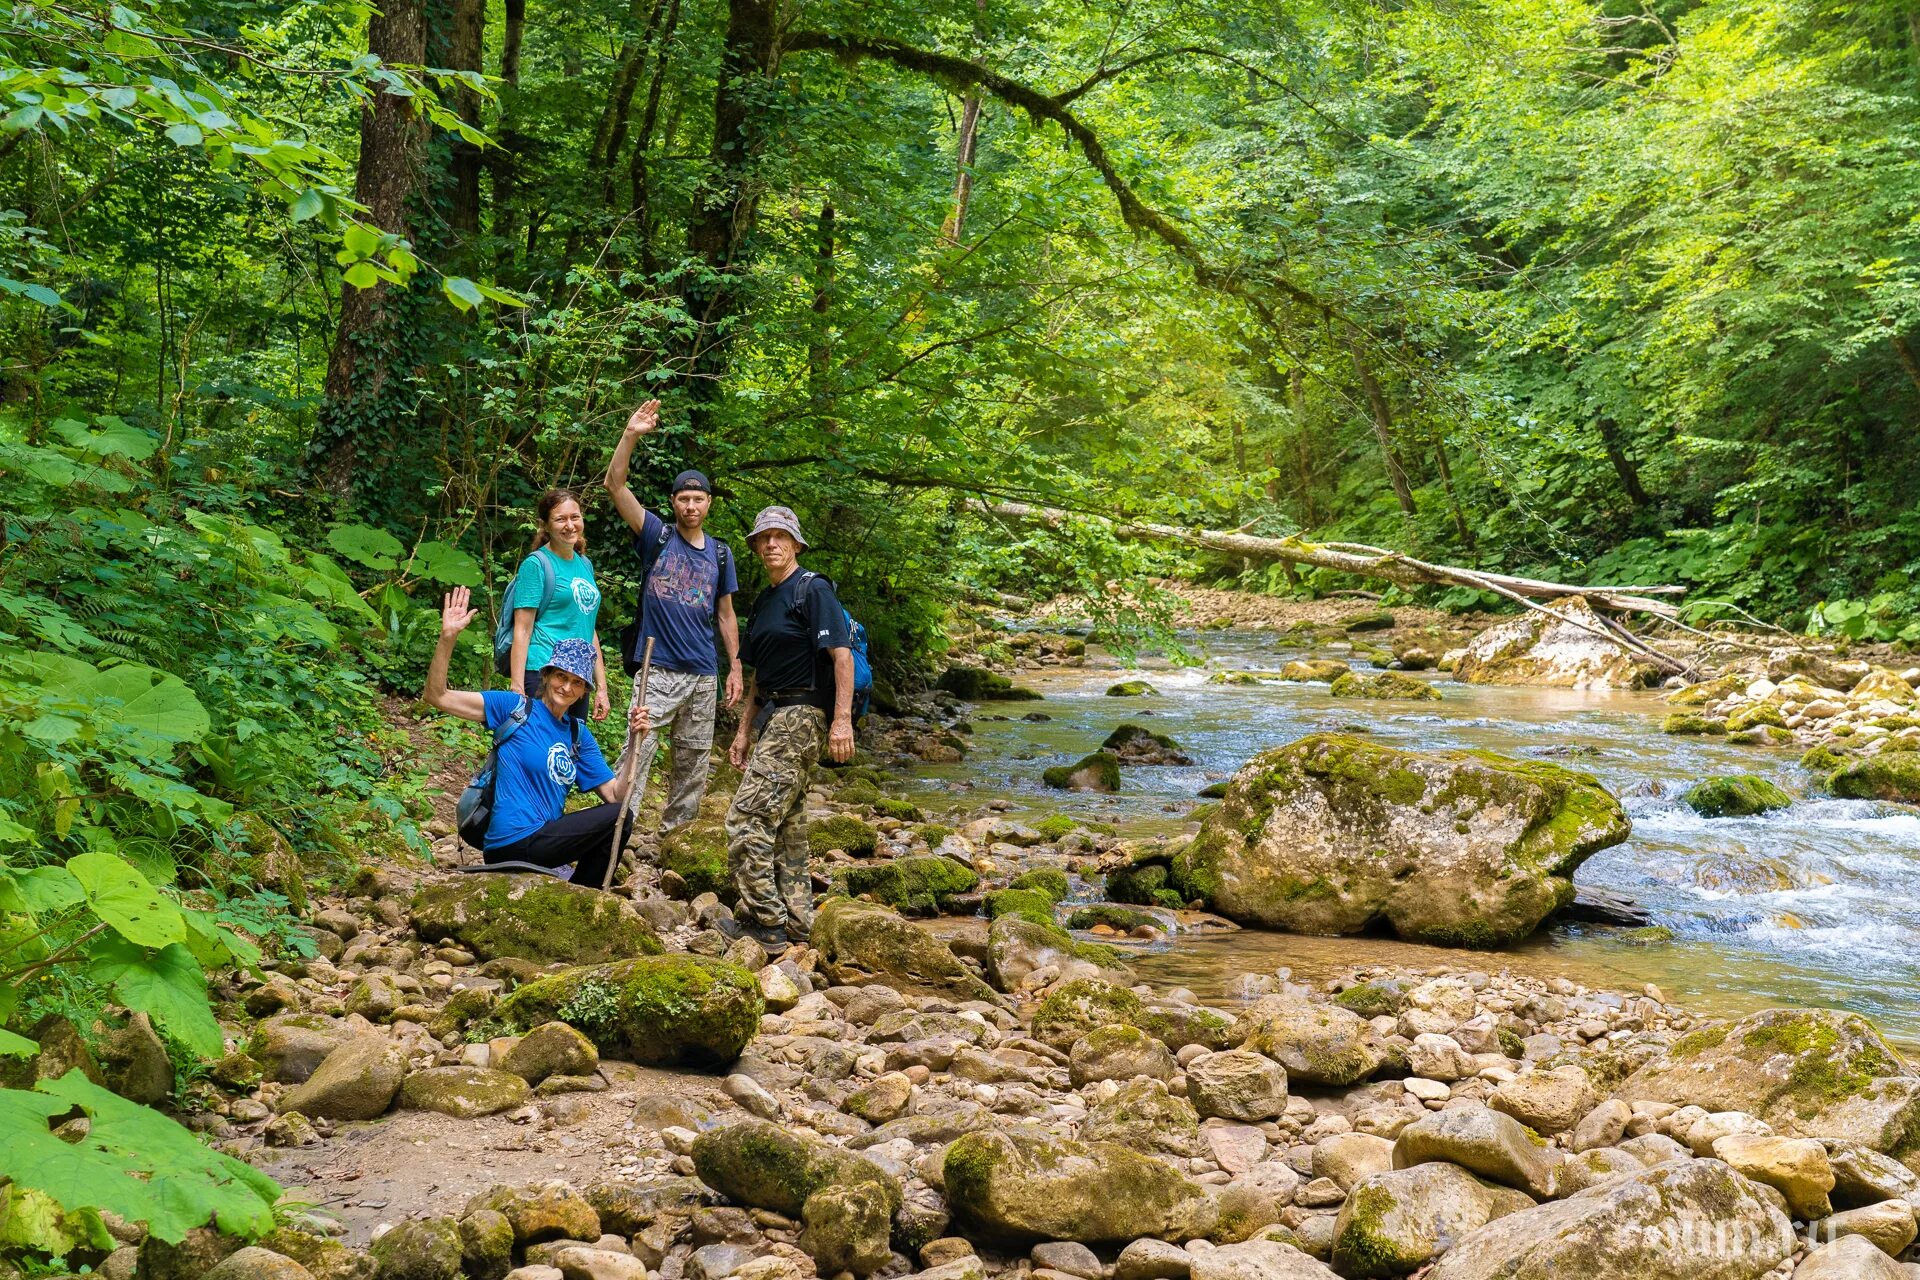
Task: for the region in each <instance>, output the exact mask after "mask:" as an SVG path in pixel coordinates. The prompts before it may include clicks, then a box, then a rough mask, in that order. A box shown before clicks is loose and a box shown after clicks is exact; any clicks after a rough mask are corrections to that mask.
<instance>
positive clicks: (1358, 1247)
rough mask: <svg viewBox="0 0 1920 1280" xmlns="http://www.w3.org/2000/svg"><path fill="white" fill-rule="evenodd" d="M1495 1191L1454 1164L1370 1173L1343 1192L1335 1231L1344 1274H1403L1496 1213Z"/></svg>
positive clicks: (1339, 1264)
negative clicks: (1345, 1197)
mask: <svg viewBox="0 0 1920 1280" xmlns="http://www.w3.org/2000/svg"><path fill="white" fill-rule="evenodd" d="M1496 1205H1497V1199H1496V1196H1495V1193H1494V1192H1492V1191H1491V1190H1489V1189H1488V1188H1487V1187H1485V1186H1483V1185H1482V1184H1481V1183H1480V1181H1479V1180H1478V1179H1476V1178H1475V1177H1474V1176H1473V1175H1472V1174H1470V1173H1468V1172H1467V1171H1466V1170H1465V1169H1462V1168H1460V1167H1459V1166H1458V1165H1453V1164H1444V1163H1439V1162H1435V1163H1431V1164H1421V1165H1415V1166H1414V1167H1413V1168H1411V1169H1395V1170H1391V1171H1389V1172H1386V1173H1374V1174H1369V1175H1368V1176H1367V1177H1365V1178H1362V1179H1361V1180H1360V1181H1359V1182H1358V1183H1357V1184H1355V1185H1354V1187H1353V1189H1352V1190H1351V1191H1349V1192H1348V1193H1347V1202H1346V1204H1345V1205H1343V1206H1342V1207H1341V1210H1340V1217H1339V1218H1338V1219H1337V1220H1336V1222H1335V1223H1334V1229H1333V1265H1334V1267H1335V1269H1336V1270H1337V1271H1338V1272H1339V1273H1340V1274H1341V1275H1342V1276H1352V1277H1362V1276H1381V1277H1385V1276H1404V1275H1407V1274H1409V1273H1411V1272H1414V1271H1418V1270H1419V1269H1420V1268H1421V1267H1422V1266H1425V1265H1426V1264H1427V1263H1429V1262H1431V1261H1433V1259H1434V1258H1435V1257H1437V1256H1438V1255H1439V1254H1441V1253H1442V1252H1444V1251H1445V1250H1447V1249H1448V1248H1450V1247H1451V1246H1452V1245H1453V1243H1454V1241H1456V1240H1459V1239H1460V1238H1461V1237H1463V1236H1465V1235H1466V1234H1467V1233H1469V1232H1471V1231H1477V1230H1479V1229H1480V1228H1481V1227H1483V1226H1485V1225H1486V1224H1487V1223H1488V1222H1489V1221H1491V1220H1492V1219H1493V1218H1494V1217H1495V1216H1496V1213H1495V1210H1496Z"/></svg>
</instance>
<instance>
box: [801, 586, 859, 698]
mask: <svg viewBox="0 0 1920 1280" xmlns="http://www.w3.org/2000/svg"><path fill="white" fill-rule="evenodd" d="M802 572H803V573H804V574H805V575H806V576H805V577H803V578H802V579H801V583H802V585H803V587H804V588H805V589H804V590H802V591H801V592H800V599H799V607H801V608H803V609H804V608H805V606H806V603H807V593H808V591H811V590H812V589H813V580H814V579H815V578H817V577H819V576H820V575H819V574H817V573H815V572H814V571H813V570H811V569H805V570H802ZM827 585H828V586H832V585H833V579H832V578H828V579H827ZM840 612H841V614H842V615H843V616H845V618H846V620H847V638H848V642H847V647H848V648H849V649H851V650H852V651H853V718H854V719H855V720H858V719H859V718H860V717H861V716H863V715H865V714H867V709H868V707H870V706H871V705H872V703H873V660H872V659H871V658H870V657H868V656H867V629H866V628H865V627H863V626H861V625H860V624H859V623H858V622H857V621H855V620H854V616H853V614H852V613H850V612H848V610H847V606H845V605H841V606H840Z"/></svg>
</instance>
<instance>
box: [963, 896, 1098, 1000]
mask: <svg viewBox="0 0 1920 1280" xmlns="http://www.w3.org/2000/svg"><path fill="white" fill-rule="evenodd" d="M1025 892H1027V891H1026V890H1020V889H1007V890H1002V894H1010V893H1025ZM996 896H999V895H996ZM1031 896H1032V897H1035V898H1040V899H1041V900H1042V901H1045V899H1044V898H1041V895H1039V894H1032V895H1031ZM1048 910H1049V918H1048V919H1047V920H1045V921H1040V920H1035V919H1032V918H1031V917H1030V916H1027V915H1025V914H1023V913H1016V912H1002V913H1001V914H1000V915H999V916H998V917H996V918H995V920H994V922H993V924H992V925H991V926H990V927H989V928H988V931H987V978H988V980H989V981H991V982H992V983H993V984H994V986H996V987H998V988H999V989H1000V990H1002V991H1007V992H1012V991H1018V990H1019V989H1020V988H1021V987H1022V986H1023V985H1024V984H1025V982H1026V980H1027V979H1028V978H1029V977H1030V976H1032V975H1033V974H1035V973H1037V972H1039V971H1041V970H1053V971H1056V972H1058V973H1060V974H1062V975H1068V976H1071V975H1080V976H1093V975H1094V974H1096V973H1098V972H1100V971H1103V970H1122V969H1124V968H1125V966H1126V961H1125V959H1124V958H1123V957H1122V956H1121V954H1120V953H1119V952H1118V951H1115V950H1114V949H1113V948H1112V947H1107V946H1101V945H1100V944H1098V943H1092V942H1081V941H1079V940H1078V939H1076V938H1075V937H1074V936H1073V935H1072V934H1070V933H1068V932H1067V931H1066V930H1065V929H1062V928H1061V927H1060V926H1059V925H1057V924H1055V923H1053V921H1052V918H1051V904H1049V908H1048Z"/></svg>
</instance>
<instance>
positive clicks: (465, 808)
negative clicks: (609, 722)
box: [453, 695, 580, 849]
mask: <svg viewBox="0 0 1920 1280" xmlns="http://www.w3.org/2000/svg"><path fill="white" fill-rule="evenodd" d="M532 714H533V699H532V698H529V697H525V696H524V695H523V696H522V697H521V699H520V705H519V706H517V707H515V708H514V709H513V710H512V712H510V713H509V714H508V716H507V718H506V719H505V720H502V721H501V722H500V724H499V727H498V728H496V729H495V730H494V731H493V745H492V746H490V747H488V748H487V758H486V759H485V760H483V761H482V762H481V764H480V771H479V772H478V773H476V774H474V775H473V777H472V778H470V779H468V781H467V785H466V787H465V788H464V789H463V790H462V791H461V792H460V799H459V801H458V802H456V803H455V804H454V807H453V815H454V828H455V830H457V831H458V832H459V833H460V839H461V840H462V841H463V842H465V843H467V844H470V845H472V846H473V847H474V848H476V849H485V848H486V847H487V843H486V842H487V828H488V827H490V826H492V825H493V784H494V783H495V781H497V775H498V772H499V769H498V766H499V764H500V748H501V747H503V746H505V745H506V744H507V739H509V738H511V737H512V736H513V735H514V734H516V733H518V732H520V728H521V726H522V725H524V724H526V722H527V717H528V716H530V715H532ZM567 730H568V732H569V733H571V734H572V735H573V754H574V758H575V759H576V760H577V759H578V758H579V756H580V722H579V721H578V720H575V719H574V718H573V717H572V716H569V717H567Z"/></svg>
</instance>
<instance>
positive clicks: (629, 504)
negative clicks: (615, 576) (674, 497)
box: [607, 400, 660, 533]
mask: <svg viewBox="0 0 1920 1280" xmlns="http://www.w3.org/2000/svg"><path fill="white" fill-rule="evenodd" d="M659 425H660V402H659V401H658V400H649V401H647V402H646V403H645V404H643V405H641V406H640V407H639V408H638V409H635V410H634V411H633V414H632V416H631V417H629V418H628V419H627V425H626V428H625V429H624V430H623V431H621V433H620V443H619V444H617V445H615V446H614V447H613V461H612V462H611V463H609V464H607V492H608V493H610V494H612V495H613V508H614V510H616V511H618V512H619V513H620V518H621V519H622V520H625V521H626V522H627V528H629V529H631V530H633V531H634V532H635V533H644V532H646V528H647V509H646V508H645V507H643V506H641V505H640V499H638V498H636V497H634V496H633V490H631V489H629V488H627V468H628V467H629V466H630V465H631V463H632V461H633V447H634V445H636V444H638V443H639V442H640V437H641V436H644V435H649V434H651V433H652V431H653V429H654V428H655V427H658V426H659Z"/></svg>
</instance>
